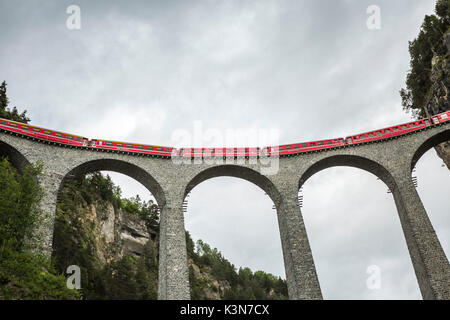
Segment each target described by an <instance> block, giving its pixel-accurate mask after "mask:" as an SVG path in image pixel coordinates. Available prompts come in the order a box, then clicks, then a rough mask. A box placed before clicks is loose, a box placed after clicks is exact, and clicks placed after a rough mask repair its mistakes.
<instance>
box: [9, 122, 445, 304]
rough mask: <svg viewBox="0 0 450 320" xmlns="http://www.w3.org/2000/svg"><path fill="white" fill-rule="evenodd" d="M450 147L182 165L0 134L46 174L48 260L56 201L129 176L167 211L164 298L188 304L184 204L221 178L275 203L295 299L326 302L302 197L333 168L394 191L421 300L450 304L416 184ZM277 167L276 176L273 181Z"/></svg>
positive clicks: (407, 144) (358, 148)
mask: <svg viewBox="0 0 450 320" xmlns="http://www.w3.org/2000/svg"><path fill="white" fill-rule="evenodd" d="M448 140H450V123H447V124H445V125H441V126H437V127H432V128H428V129H426V130H422V131H419V132H415V133H412V134H409V135H405V136H402V137H398V138H395V139H390V140H385V141H382V142H378V143H371V144H364V145H354V146H347V147H342V148H336V149H332V150H331V149H330V150H328V151H321V152H312V153H305V154H300V155H295V156H290V157H280V158H272V159H270V160H271V162H270V163H269V164H268V162H266V163H263V161H256V160H255V159H227V161H226V162H224V163H223V161H222V160H221V161H220V162H217V163H211V161H207V162H199V163H196V162H193V161H191V160H189V161H188V162H183V163H177V161H173V160H172V159H168V158H158V157H151V156H142V155H139V156H138V155H133V154H127V153H116V152H104V151H98V150H96V149H93V148H70V147H63V146H59V145H55V144H53V143H44V142H41V141H35V140H31V139H26V138H24V137H21V136H16V135H12V134H9V133H7V132H0V155H8V156H9V157H10V158H11V161H12V162H13V164H14V165H15V166H16V167H17V168H19V169H21V168H23V166H24V165H26V164H27V163H35V162H37V161H41V162H42V164H43V166H44V170H43V175H42V178H41V183H42V185H43V187H44V189H45V196H44V199H43V200H42V204H41V206H42V208H43V209H44V211H45V212H46V213H47V214H48V215H49V217H48V218H47V219H46V221H45V223H44V224H43V225H41V226H40V229H41V230H42V231H45V238H44V240H43V242H42V243H41V244H42V247H43V250H46V252H47V253H48V254H49V253H50V252H51V250H52V249H51V248H52V240H53V228H54V215H55V209H56V202H57V198H58V194H59V192H60V190H61V189H62V187H63V185H64V184H65V183H66V182H67V181H69V180H70V179H72V178H74V177H76V176H79V175H82V174H86V173H89V172H93V171H99V170H108V171H115V172H119V173H122V174H125V175H128V176H130V177H131V178H134V179H136V180H137V181H139V182H141V183H142V184H143V185H144V186H145V187H146V188H148V190H149V191H150V192H151V193H152V194H153V195H154V197H155V199H156V201H157V203H158V205H159V207H160V209H161V225H160V244H159V246H160V249H159V252H160V262H159V263H160V264H159V289H158V292H159V294H158V295H159V299H169V300H172V299H189V298H190V294H189V278H188V263H187V255H186V239H185V229H184V216H183V210H182V204H183V200H184V198H185V197H186V195H187V194H188V193H189V192H190V190H192V189H193V188H194V187H195V186H196V185H198V184H199V183H200V182H202V181H205V180H207V179H211V178H213V177H218V176H233V177H238V178H242V179H245V180H248V181H250V182H252V183H254V184H256V185H257V186H259V187H260V188H262V189H263V190H264V191H265V192H266V193H267V194H268V195H269V196H270V198H271V199H272V201H273V202H274V204H275V207H276V209H277V216H278V225H279V230H280V237H281V244H282V249H283V257H284V264H285V270H286V277H287V284H288V292H289V298H290V299H322V294H321V290H320V285H319V280H318V278H317V273H316V269H315V266H314V260H313V255H312V252H311V248H310V245H309V241H308V236H307V232H306V229H305V225H304V222H303V218H302V213H301V210H300V208H299V206H298V202H297V195H298V190H299V188H300V187H301V186H302V185H303V183H305V181H306V180H307V179H308V178H309V177H311V176H312V175H314V174H315V173H317V172H319V171H321V170H324V169H326V168H328V167H332V166H352V167H357V168H360V169H362V170H366V171H369V172H371V173H373V174H374V175H376V176H377V177H378V178H380V179H381V180H382V181H383V182H384V183H386V185H387V186H388V188H389V189H390V190H391V191H392V195H393V197H394V201H395V204H396V206H397V210H398V214H399V217H400V221H401V225H402V229H403V232H404V235H405V239H406V243H407V246H408V250H409V253H410V256H411V260H412V264H413V267H414V270H415V273H416V277H417V281H418V283H419V287H420V290H421V293H422V297H423V298H424V299H450V265H449V262H448V260H447V257H446V256H445V253H444V251H443V250H442V247H441V244H440V243H439V240H438V238H437V236H436V234H435V231H434V229H433V226H432V225H431V223H430V220H429V219H428V216H427V213H426V211H425V209H424V206H423V204H422V202H421V200H420V198H419V196H418V194H417V191H416V189H415V188H414V185H413V182H412V178H411V171H412V169H413V168H414V166H415V164H416V163H417V161H418V160H419V159H420V157H421V156H422V155H423V154H424V153H425V152H426V151H428V150H429V149H430V148H432V147H434V146H436V145H437V144H439V143H441V142H444V141H448ZM275 164H276V170H275V171H273V170H272V171H273V172H270V174H269V173H267V168H268V167H269V166H272V167H273V166H274V165H275ZM269 171H270V170H269Z"/></svg>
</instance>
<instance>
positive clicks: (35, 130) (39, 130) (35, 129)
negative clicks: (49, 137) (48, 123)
mask: <svg viewBox="0 0 450 320" xmlns="http://www.w3.org/2000/svg"><path fill="white" fill-rule="evenodd" d="M33 131H34V132H41V129H39V128H33Z"/></svg>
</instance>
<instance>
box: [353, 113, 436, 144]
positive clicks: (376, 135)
mask: <svg viewBox="0 0 450 320" xmlns="http://www.w3.org/2000/svg"><path fill="white" fill-rule="evenodd" d="M430 125H431V122H430V120H429V119H420V120H416V121H412V122H408V123H403V124H399V125H395V126H392V127H388V128H384V129H379V130H375V131H369V132H364V133H359V134H356V135H353V136H349V137H346V138H345V143H346V144H358V143H369V142H375V141H379V140H383V139H388V138H393V137H396V136H401V135H404V134H408V133H410V132H413V131H417V130H422V129H425V128H426V127H429V126H430Z"/></svg>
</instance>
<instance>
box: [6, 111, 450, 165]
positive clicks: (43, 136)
mask: <svg viewBox="0 0 450 320" xmlns="http://www.w3.org/2000/svg"><path fill="white" fill-rule="evenodd" d="M447 121H450V111H446V112H444V113H440V114H437V115H434V116H432V117H430V118H425V119H421V120H416V121H412V122H408V123H404V124H400V125H395V126H392V127H388V128H384V129H379V130H374V131H369V132H364V133H359V134H356V135H353V136H349V137H346V138H345V139H343V138H334V139H328V140H320V141H310V142H302V143H294V144H285V145H280V146H272V147H265V148H180V149H176V148H172V147H162V146H154V145H145V144H137V143H128V142H118V141H109V140H102V139H92V140H89V139H88V138H85V137H82V136H77V135H73V134H68V133H64V132H60V131H54V130H49V129H45V128H40V127H37V126H31V125H28V124H23V123H20V122H16V121H12V120H7V119H0V130H2V131H6V132H10V133H16V134H19V135H22V136H25V137H31V138H33V139H37V140H43V141H49V142H52V143H55V144H60V145H69V146H72V147H81V148H88V149H94V150H107V151H109V150H110V151H113V152H126V153H136V154H147V155H153V156H160V157H167V158H168V157H171V156H178V157H186V158H209V157H220V158H224V157H234V158H240V157H259V156H262V155H265V156H278V155H280V156H286V155H291V154H298V153H303V152H311V151H320V150H324V149H330V148H337V147H342V146H347V145H353V144H359V143H369V142H373V141H379V140H383V139H388V138H392V137H395V136H401V135H404V134H408V133H410V132H413V131H417V130H422V129H425V128H427V127H430V126H434V125H439V124H441V123H444V122H447Z"/></svg>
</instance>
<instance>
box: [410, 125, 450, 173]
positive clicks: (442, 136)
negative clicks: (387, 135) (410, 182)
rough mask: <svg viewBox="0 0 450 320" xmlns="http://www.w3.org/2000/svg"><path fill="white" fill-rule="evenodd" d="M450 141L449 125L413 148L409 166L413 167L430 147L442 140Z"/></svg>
mask: <svg viewBox="0 0 450 320" xmlns="http://www.w3.org/2000/svg"><path fill="white" fill-rule="evenodd" d="M446 141H450V127H447V128H446V129H445V130H442V131H440V132H438V133H436V134H434V135H432V136H431V137H429V138H428V139H426V140H425V141H424V142H422V143H421V144H420V145H419V147H418V148H417V149H416V150H415V152H414V153H413V157H412V159H411V168H410V171H412V169H414V167H415V166H416V164H417V162H418V161H419V160H420V158H421V157H422V156H423V155H424V154H425V153H426V152H427V151H428V150H430V149H431V148H434V147H435V146H437V145H438V144H440V143H442V142H446Z"/></svg>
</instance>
